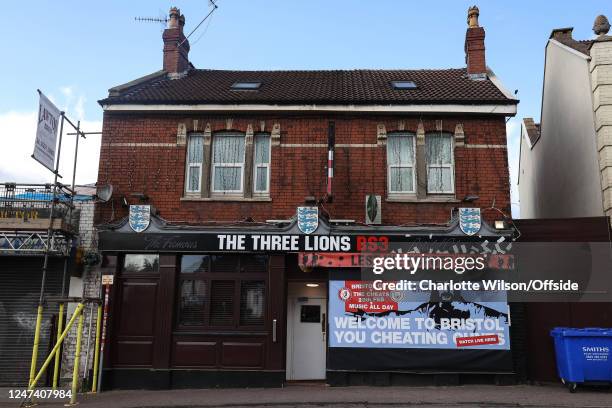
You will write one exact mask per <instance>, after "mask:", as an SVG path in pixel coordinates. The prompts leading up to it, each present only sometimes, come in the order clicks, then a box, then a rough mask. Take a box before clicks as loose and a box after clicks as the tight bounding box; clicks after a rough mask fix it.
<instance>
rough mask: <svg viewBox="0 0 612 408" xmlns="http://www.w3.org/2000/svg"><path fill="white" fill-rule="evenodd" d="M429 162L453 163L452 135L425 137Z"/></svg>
mask: <svg viewBox="0 0 612 408" xmlns="http://www.w3.org/2000/svg"><path fill="white" fill-rule="evenodd" d="M425 148H426V149H425V151H426V157H427V164H451V163H452V154H453V140H452V136H451V135H427V136H426V137H425Z"/></svg>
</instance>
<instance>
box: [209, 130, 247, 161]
mask: <svg viewBox="0 0 612 408" xmlns="http://www.w3.org/2000/svg"><path fill="white" fill-rule="evenodd" d="M213 145H214V149H213V162H214V163H243V162H244V136H243V135H239V134H232V135H223V134H219V135H215V137H214V142H213Z"/></svg>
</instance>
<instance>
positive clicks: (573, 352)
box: [550, 327, 612, 392]
mask: <svg viewBox="0 0 612 408" xmlns="http://www.w3.org/2000/svg"><path fill="white" fill-rule="evenodd" d="M550 335H551V336H552V337H553V339H554V341H555V354H556V356H557V373H558V374H559V377H560V378H561V381H562V382H563V383H564V384H565V385H567V387H568V388H569V390H570V392H576V386H577V384H583V383H598V384H601V383H612V356H611V355H610V352H611V351H612V329H602V328H596V327H590V328H585V329H573V328H569V327H555V328H554V329H553V330H551V332H550Z"/></svg>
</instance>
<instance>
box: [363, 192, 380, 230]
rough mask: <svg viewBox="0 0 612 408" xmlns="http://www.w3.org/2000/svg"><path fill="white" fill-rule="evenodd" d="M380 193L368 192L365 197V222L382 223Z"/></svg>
mask: <svg viewBox="0 0 612 408" xmlns="http://www.w3.org/2000/svg"><path fill="white" fill-rule="evenodd" d="M380 203H381V200H380V196H379V195H373V194H368V195H366V198H365V222H366V224H380V222H381V221H380V220H381V214H382V207H381V206H380Z"/></svg>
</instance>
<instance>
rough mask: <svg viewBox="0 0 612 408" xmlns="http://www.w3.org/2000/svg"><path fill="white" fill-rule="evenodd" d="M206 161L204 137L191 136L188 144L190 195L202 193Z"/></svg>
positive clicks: (188, 185)
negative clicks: (203, 169)
mask: <svg viewBox="0 0 612 408" xmlns="http://www.w3.org/2000/svg"><path fill="white" fill-rule="evenodd" d="M203 159H204V137H203V136H202V135H190V136H189V141H188V144H187V183H185V184H186V186H185V190H186V191H187V192H188V193H196V192H200V189H201V186H202V163H203Z"/></svg>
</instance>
